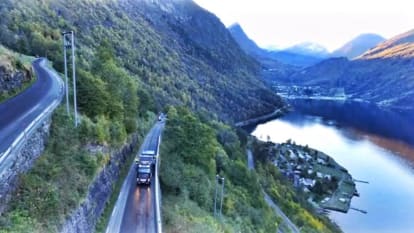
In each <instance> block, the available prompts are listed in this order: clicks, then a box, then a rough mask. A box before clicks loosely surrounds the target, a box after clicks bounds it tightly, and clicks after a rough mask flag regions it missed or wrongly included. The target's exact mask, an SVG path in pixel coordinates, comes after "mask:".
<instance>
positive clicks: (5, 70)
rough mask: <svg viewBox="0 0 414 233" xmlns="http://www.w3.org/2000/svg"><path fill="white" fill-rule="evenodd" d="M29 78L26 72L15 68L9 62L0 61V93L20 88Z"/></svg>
mask: <svg viewBox="0 0 414 233" xmlns="http://www.w3.org/2000/svg"><path fill="white" fill-rule="evenodd" d="M30 78H31V77H30V74H29V73H28V72H26V71H21V70H15V69H14V68H13V67H12V66H11V65H10V64H8V63H4V62H0V94H1V93H3V92H9V91H13V90H15V89H19V88H21V87H22V85H23V83H24V82H27V81H29V80H30Z"/></svg>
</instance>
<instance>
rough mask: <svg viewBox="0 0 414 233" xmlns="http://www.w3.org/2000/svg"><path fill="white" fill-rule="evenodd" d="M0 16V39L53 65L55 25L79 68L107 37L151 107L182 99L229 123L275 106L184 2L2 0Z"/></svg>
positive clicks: (219, 32) (58, 57)
mask: <svg viewBox="0 0 414 233" xmlns="http://www.w3.org/2000/svg"><path fill="white" fill-rule="evenodd" d="M0 17H1V18H2V20H1V22H0V42H2V43H3V44H5V45H6V46H8V47H10V48H12V49H14V50H16V51H19V52H22V53H28V54H32V55H41V56H47V57H49V58H50V59H51V60H52V61H53V62H54V64H55V67H56V69H58V70H62V67H63V65H62V61H63V55H62V48H61V44H62V42H61V36H60V33H61V32H62V31H65V30H73V31H75V34H76V45H77V56H78V58H77V61H78V64H79V65H78V67H79V69H78V72H79V73H82V72H83V71H85V72H89V71H90V70H91V68H92V67H93V66H94V64H92V63H91V61H93V60H95V59H94V56H95V51H96V50H97V48H98V47H99V45H100V44H102V43H103V42H104V41H107V45H106V46H107V47H110V48H112V49H113V50H114V52H115V60H116V61H117V65H118V66H119V67H120V68H122V69H123V70H124V71H125V73H126V74H128V75H130V76H132V77H133V78H134V79H135V80H137V81H138V83H139V84H140V92H141V93H140V94H142V95H145V96H146V97H145V98H146V99H154V100H155V103H156V106H157V107H158V108H160V107H161V106H164V105H165V104H173V105H186V106H190V107H191V108H192V109H194V110H197V111H207V112H210V113H211V114H216V115H218V116H219V117H220V119H224V120H226V121H234V120H241V119H246V118H250V117H253V116H257V115H261V114H264V113H269V112H271V111H273V110H274V109H275V108H277V107H280V106H281V105H282V103H281V100H280V98H279V97H277V96H276V95H275V94H273V93H272V92H271V91H270V90H268V89H267V88H266V87H265V86H264V85H263V84H262V83H261V82H260V81H259V78H258V77H259V74H260V66H259V65H258V63H256V61H254V60H253V59H251V58H250V57H248V56H247V55H246V54H245V53H244V52H243V51H242V50H241V49H240V48H239V46H238V45H237V44H236V42H235V41H234V39H233V38H232V37H231V35H230V33H228V31H227V30H226V28H225V27H224V25H223V24H222V23H221V22H220V21H219V19H218V18H216V17H215V16H214V15H212V14H210V13H208V12H206V11H204V10H203V9H202V8H200V7H199V6H197V5H196V4H195V3H193V2H192V1H189V0H184V1H173V0H166V1H150V0H121V1H109V0H108V1H88V0H74V1H71V2H67V1H64V0H46V1H37V2H36V4H33V1H31V0H22V1H14V0H5V1H2V2H1V3H0ZM95 84H96V83H95ZM79 85H80V86H82V85H83V82H79ZM96 85H99V84H96ZM98 88H99V87H98ZM147 97H148V98H147ZM141 98H142V96H141Z"/></svg>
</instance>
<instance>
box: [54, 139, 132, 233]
mask: <svg viewBox="0 0 414 233" xmlns="http://www.w3.org/2000/svg"><path fill="white" fill-rule="evenodd" d="M137 141H138V137H137V136H136V135H135V136H134V137H133V140H132V142H131V143H130V144H128V145H126V146H124V147H123V148H122V149H121V150H119V151H117V152H115V153H112V155H111V159H110V161H109V162H108V164H107V165H106V166H105V167H104V168H103V169H102V170H101V171H100V173H99V174H98V175H97V176H96V177H95V180H94V181H93V182H92V184H91V185H90V186H89V190H88V194H87V196H86V198H85V200H84V201H83V202H82V203H81V204H80V206H79V207H78V208H77V209H76V210H74V212H73V213H72V214H71V216H70V217H69V218H68V219H67V220H66V222H65V223H64V225H63V227H62V229H61V230H60V232H62V233H89V232H94V231H95V226H96V223H97V221H98V220H99V217H100V216H101V215H102V213H103V211H104V209H105V205H106V203H107V201H108V200H109V198H110V196H111V193H112V191H113V187H114V183H115V182H116V181H117V180H118V178H119V174H120V170H121V168H122V167H123V166H125V162H126V161H127V158H128V157H129V156H131V154H132V152H133V148H134V146H135V145H137Z"/></svg>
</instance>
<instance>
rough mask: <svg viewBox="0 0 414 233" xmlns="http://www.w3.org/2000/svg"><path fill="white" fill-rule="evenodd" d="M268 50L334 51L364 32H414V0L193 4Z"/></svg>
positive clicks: (201, 0)
mask: <svg viewBox="0 0 414 233" xmlns="http://www.w3.org/2000/svg"><path fill="white" fill-rule="evenodd" d="M194 1H195V2H196V3H197V4H199V5H200V6H202V7H203V8H205V9H207V10H208V11H210V12H212V13H214V14H215V15H217V17H219V18H220V20H221V21H222V22H223V23H224V25H226V26H230V25H231V24H233V23H236V22H237V23H239V24H240V25H241V27H242V28H243V29H244V31H245V32H246V34H247V35H248V36H249V37H250V38H251V39H253V40H254V41H255V42H256V43H257V44H258V45H259V46H261V47H264V48H269V47H275V48H286V47H289V46H292V45H294V44H298V43H302V42H314V43H318V44H320V45H322V46H324V47H326V48H327V49H328V50H329V51H333V50H335V49H337V48H339V47H340V46H342V45H343V44H345V43H346V42H348V41H350V40H351V39H352V38H354V37H356V36H358V35H359V34H362V33H376V34H379V35H381V36H383V37H385V38H391V37H393V36H396V35H398V34H401V33H403V32H406V31H408V30H411V29H414V1H411V0H376V1H375V0H194Z"/></svg>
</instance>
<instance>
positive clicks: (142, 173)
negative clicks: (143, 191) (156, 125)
mask: <svg viewBox="0 0 414 233" xmlns="http://www.w3.org/2000/svg"><path fill="white" fill-rule="evenodd" d="M156 159H157V158H156V153H155V151H153V150H144V151H142V152H141V154H140V156H139V158H137V159H136V160H135V163H136V165H137V185H142V184H146V185H149V184H151V178H152V174H153V171H154V168H155V162H156Z"/></svg>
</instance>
